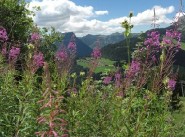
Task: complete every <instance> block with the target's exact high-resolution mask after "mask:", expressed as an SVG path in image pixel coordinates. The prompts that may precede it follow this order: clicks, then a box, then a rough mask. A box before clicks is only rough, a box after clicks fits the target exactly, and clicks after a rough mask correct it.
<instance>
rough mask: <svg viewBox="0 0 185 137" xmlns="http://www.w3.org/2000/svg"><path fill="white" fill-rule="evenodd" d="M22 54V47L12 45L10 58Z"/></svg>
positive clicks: (15, 57)
mask: <svg viewBox="0 0 185 137" xmlns="http://www.w3.org/2000/svg"><path fill="white" fill-rule="evenodd" d="M19 54H20V48H16V47H12V48H11V49H10V52H9V59H13V60H14V59H17V56H18V55H19Z"/></svg>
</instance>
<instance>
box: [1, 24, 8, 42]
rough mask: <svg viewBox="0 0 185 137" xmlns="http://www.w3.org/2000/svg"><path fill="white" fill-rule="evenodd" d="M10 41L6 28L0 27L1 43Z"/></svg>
mask: <svg viewBox="0 0 185 137" xmlns="http://www.w3.org/2000/svg"><path fill="white" fill-rule="evenodd" d="M7 40H8V36H7V32H6V29H5V28H1V27H0V41H1V42H5V41H7Z"/></svg>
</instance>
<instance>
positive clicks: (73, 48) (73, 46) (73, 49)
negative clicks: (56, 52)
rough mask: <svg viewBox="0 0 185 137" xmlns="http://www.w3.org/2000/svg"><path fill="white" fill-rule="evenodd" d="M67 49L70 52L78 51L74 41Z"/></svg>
mask: <svg viewBox="0 0 185 137" xmlns="http://www.w3.org/2000/svg"><path fill="white" fill-rule="evenodd" d="M67 48H68V49H69V50H72V51H75V50H76V43H75V42H74V41H70V42H69V44H68V46H67Z"/></svg>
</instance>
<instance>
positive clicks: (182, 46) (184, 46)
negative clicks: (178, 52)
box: [181, 42, 185, 50]
mask: <svg viewBox="0 0 185 137" xmlns="http://www.w3.org/2000/svg"><path fill="white" fill-rule="evenodd" d="M181 44H182V45H181V48H182V49H183V50H185V43H184V42H181Z"/></svg>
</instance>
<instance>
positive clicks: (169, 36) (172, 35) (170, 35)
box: [163, 30, 182, 48]
mask: <svg viewBox="0 0 185 137" xmlns="http://www.w3.org/2000/svg"><path fill="white" fill-rule="evenodd" d="M181 35H182V34H181V33H180V32H178V31H176V30H166V35H165V37H164V38H163V43H164V44H167V45H169V46H170V47H176V48H180V47H181V44H180V41H181ZM173 39H175V40H176V41H177V42H175V41H173Z"/></svg>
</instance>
